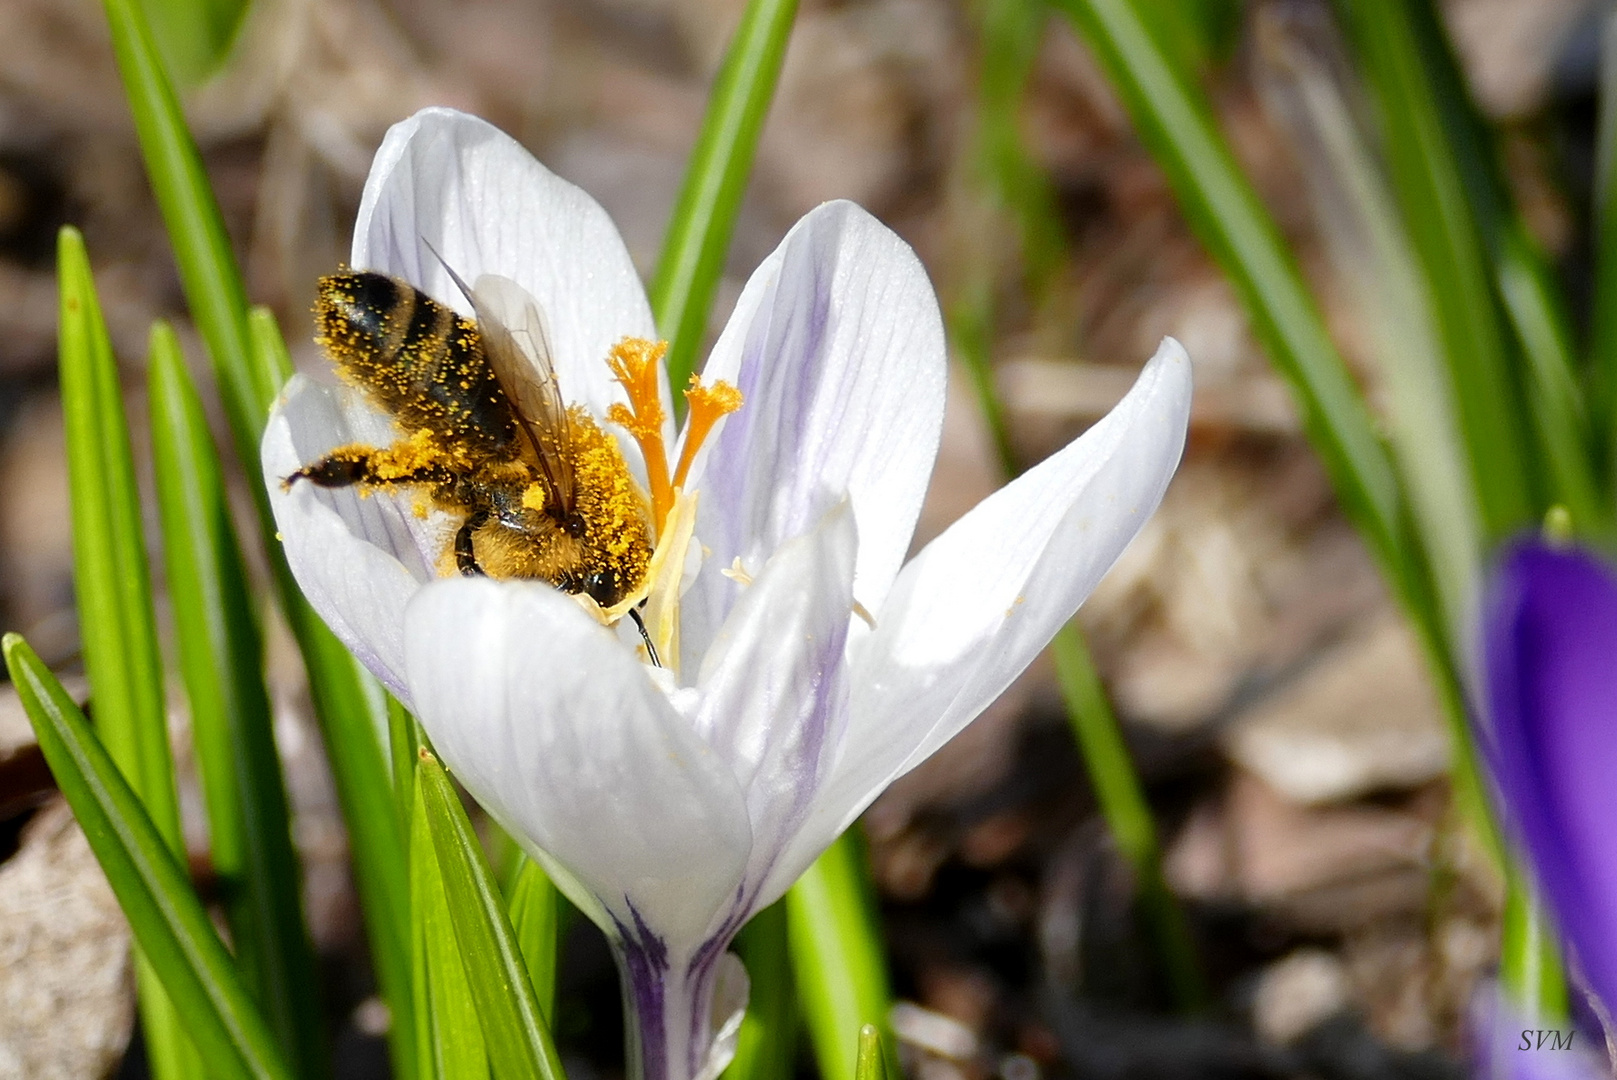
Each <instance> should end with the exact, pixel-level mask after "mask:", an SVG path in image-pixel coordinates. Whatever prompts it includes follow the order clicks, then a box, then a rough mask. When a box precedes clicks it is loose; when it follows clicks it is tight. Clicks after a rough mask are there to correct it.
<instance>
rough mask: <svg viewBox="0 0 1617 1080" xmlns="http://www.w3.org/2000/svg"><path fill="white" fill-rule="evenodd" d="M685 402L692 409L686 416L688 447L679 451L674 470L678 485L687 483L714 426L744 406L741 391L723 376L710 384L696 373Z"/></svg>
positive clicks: (687, 389)
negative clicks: (723, 378)
mask: <svg viewBox="0 0 1617 1080" xmlns="http://www.w3.org/2000/svg"><path fill="white" fill-rule="evenodd" d="M685 401H686V403H687V404H688V405H689V406H690V411H689V413H688V414H687V415H686V418H685V446H684V448H683V449H682V450H681V451H680V452H679V468H677V469H675V470H674V486H675V487H684V486H685V480H686V478H687V477H688V476H689V475H690V471H691V464H692V463H693V462H695V461H696V452H697V451H698V450H700V449H701V448H702V444H703V443H704V442H706V441H707V437H708V435H709V433H711V432H712V430H713V425H714V424H717V423H718V422H719V418H720V417H723V416H728V415H729V414H730V413H733V412H735V411H736V410H737V409H739V408H741V391H740V390H737V389H736V388H735V387H734V386H731V385H730V384H729V383H727V382H725V381H724V380H722V379H721V380H719V381H718V382H715V383H714V384H713V385H711V386H707V385H704V384H703V382H702V379H701V376H699V375H692V376H691V384H690V386H689V387H688V388H686V390H685Z"/></svg>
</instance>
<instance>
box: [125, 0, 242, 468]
mask: <svg viewBox="0 0 1617 1080" xmlns="http://www.w3.org/2000/svg"><path fill="white" fill-rule="evenodd" d="M103 6H104V8H105V9H106V13H107V24H108V27H109V29H110V30H111V33H112V47H113V51H114V53H115V54H116V56H117V59H118V71H119V74H120V75H122V76H123V83H124V91H125V93H126V94H127V95H128V97H129V109H130V112H132V113H133V114H134V118H135V133H136V135H138V136H139V138H140V149H141V154H142V156H143V157H144V158H145V160H146V172H147V174H148V175H149V176H150V177H151V181H152V191H153V193H154V194H155V195H156V196H157V205H158V208H159V209H160V210H161V211H162V213H163V221H164V223H165V224H166V225H167V226H168V233H169V239H170V241H171V242H172V243H173V245H174V256H175V261H176V262H177V264H178V265H179V270H180V283H181V285H182V286H183V287H184V289H185V299H186V303H187V304H189V305H190V308H191V316H192V318H194V319H195V320H196V324H197V329H198V330H200V331H201V332H202V339H203V341H205V342H206V343H207V346H208V354H209V356H210V357H211V358H212V360H213V368H214V373H215V374H216V375H217V376H218V378H219V381H220V384H221V387H222V389H223V391H224V395H223V396H224V402H225V412H226V414H227V415H228V416H229V418H230V429H231V432H232V433H233V435H234V436H235V439H236V449H237V451H238V453H239V455H240V457H241V460H242V461H243V462H244V463H246V462H252V461H256V460H257V459H258V437H259V434H260V433H261V432H262V430H263V427H264V417H265V414H266V412H267V410H268V408H269V401H270V399H269V398H267V397H262V396H261V395H260V394H259V392H258V389H257V387H255V386H254V385H253V379H252V369H251V365H250V362H249V359H248V343H247V292H246V290H245V289H244V288H243V286H242V281H241V273H240V271H239V269H238V268H237V266H236V259H235V256H234V255H233V254H232V253H231V248H230V236H229V234H228V233H226V232H225V224H224V219H223V217H221V216H220V214H219V205H218V203H217V202H216V201H215V200H214V198H213V191H212V189H211V188H210V187H209V186H208V176H207V173H206V171H204V169H203V167H202V156H201V155H200V154H199V153H198V152H197V147H196V143H195V142H194V141H193V140H192V138H191V133H190V131H189V130H188V129H187V128H186V126H185V114H184V112H183V111H182V110H181V109H180V102H179V98H178V97H177V96H176V95H175V93H174V88H173V86H172V85H171V83H170V81H169V77H168V75H167V72H166V70H165V68H164V64H163V60H162V57H161V56H160V54H159V53H158V51H157V47H156V44H155V42H154V39H153V35H152V32H151V28H150V27H149V26H148V25H147V24H146V19H145V16H144V12H143V11H142V9H141V7H140V4H139V0H104V3H103Z"/></svg>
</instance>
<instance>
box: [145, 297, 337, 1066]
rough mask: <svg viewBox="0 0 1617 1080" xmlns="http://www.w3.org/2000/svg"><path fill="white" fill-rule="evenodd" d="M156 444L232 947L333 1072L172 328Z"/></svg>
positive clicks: (297, 1053)
mask: <svg viewBox="0 0 1617 1080" xmlns="http://www.w3.org/2000/svg"><path fill="white" fill-rule="evenodd" d="M150 380H151V385H150V403H151V410H152V443H153V452H154V458H155V465H156V473H157V479H158V504H159V509H160V511H161V519H162V523H163V535H164V554H165V557H166V564H167V567H168V582H169V594H170V597H171V599H172V603H173V610H174V619H175V626H176V633H177V637H178V639H179V649H180V657H181V661H182V668H183V672H184V676H185V686H186V692H187V695H188V696H189V698H190V702H191V725H192V731H193V733H194V737H195V739H196V744H197V750H198V754H197V759H198V767H199V772H200V773H201V778H202V783H203V794H204V796H205V800H206V804H207V810H208V820H209V831H210V836H211V838H212V845H213V857H214V866H215V869H216V870H217V871H218V873H219V874H220V876H221V879H222V880H223V881H224V882H225V883H226V911H227V916H228V919H229V923H230V928H231V937H232V940H233V941H234V942H235V946H236V952H237V955H238V957H239V958H240V962H241V965H242V967H243V969H244V970H245V971H246V972H247V974H248V978H249V981H250V983H251V984H252V985H253V987H254V990H255V995H256V998H257V1000H258V1003H259V1005H260V1007H261V1008H263V1009H264V1010H265V1012H266V1014H267V1015H268V1017H269V1019H270V1021H271V1023H272V1024H273V1026H274V1027H275V1030H276V1033H277V1035H278V1036H279V1038H280V1040H281V1045H282V1046H283V1047H284V1048H285V1050H286V1052H287V1055H288V1057H289V1058H290V1060H292V1061H294V1062H296V1063H297V1065H298V1070H297V1071H298V1075H299V1076H305V1077H312V1078H317V1077H320V1076H322V1075H327V1074H328V1073H329V1066H328V1064H327V1054H326V1047H325V1039H324V1032H323V1023H322V1019H321V1010H320V995H319V988H318V984H317V981H316V978H315V964H314V956H313V952H312V949H311V947H310V943H309V934H308V929H307V927H306V925H305V923H304V918H303V909H302V902H301V897H300V895H299V884H300V881H301V874H300V872H299V866H298V860H297V854H296V852H295V850H294V848H293V845H292V833H291V820H290V819H291V814H290V811H289V808H288V804H287V796H286V785H285V779H284V778H283V776H282V774H281V768H280V758H279V755H278V754H277V751H276V747H275V736H274V731H273V724H272V714H271V711H270V702H269V692H268V690H267V688H266V687H265V685H264V674H263V644H262V640H261V637H260V634H259V631H258V626H257V622H256V620H255V618H254V614H253V607H252V597H251V594H250V592H249V590H248V585H247V571H246V566H245V564H244V561H243V559H242V555H241V550H240V548H239V546H238V544H237V541H236V534H235V529H234V527H233V526H232V524H231V521H230V508H229V504H228V502H227V499H226V496H225V489H224V481H223V478H222V474H221V469H220V465H219V461H218V457H217V453H216V451H215V450H214V446H213V442H212V439H211V437H210V436H209V433H208V427H207V420H206V418H205V415H204V413H203V409H202V402H201V399H200V398H199V397H198V396H197V393H196V389H195V388H194V387H193V386H192V385H191V381H190V376H189V374H188V373H187V372H186V370H185V362H184V359H183V358H182V357H181V355H180V350H179V343H178V341H177V340H176V339H175V337H174V334H173V332H172V331H171V330H169V329H168V328H167V327H166V326H161V325H160V326H159V327H158V328H157V329H156V330H154V332H153V336H152V359H151V371H150Z"/></svg>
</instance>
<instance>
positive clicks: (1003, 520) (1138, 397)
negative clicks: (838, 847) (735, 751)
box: [765, 338, 1191, 901]
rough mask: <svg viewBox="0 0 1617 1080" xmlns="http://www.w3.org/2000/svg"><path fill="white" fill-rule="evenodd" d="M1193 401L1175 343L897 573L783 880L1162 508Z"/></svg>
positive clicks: (1033, 646)
mask: <svg viewBox="0 0 1617 1080" xmlns="http://www.w3.org/2000/svg"><path fill="white" fill-rule="evenodd" d="M1190 389H1191V386H1190V359H1189V357H1187V356H1186V355H1185V351H1184V349H1183V348H1181V347H1180V345H1179V343H1178V342H1176V341H1174V340H1173V339H1171V338H1170V339H1167V340H1165V341H1164V342H1163V344H1162V347H1161V348H1160V349H1158V350H1157V354H1156V356H1155V357H1153V358H1152V360H1151V362H1150V363H1149V364H1147V365H1146V367H1145V370H1144V371H1143V372H1142V373H1141V375H1140V378H1139V381H1138V382H1136V383H1135V385H1134V389H1132V390H1131V391H1129V394H1128V396H1127V397H1125V398H1124V399H1123V400H1122V401H1121V402H1120V403H1119V404H1118V405H1117V407H1116V408H1115V409H1113V410H1112V411H1111V412H1110V413H1108V414H1107V415H1106V417H1105V418H1103V419H1102V420H1101V421H1100V422H1099V423H1097V424H1096V425H1095V426H1094V427H1092V428H1090V430H1089V431H1087V432H1085V433H1084V435H1083V436H1082V437H1081V438H1079V439H1078V440H1077V441H1075V442H1073V443H1072V444H1071V445H1069V446H1068V447H1066V448H1065V449H1064V450H1061V451H1060V452H1059V453H1057V454H1055V455H1053V456H1052V457H1050V458H1048V459H1047V460H1045V461H1044V462H1042V463H1040V464H1039V465H1038V466H1036V467H1035V468H1033V469H1030V470H1029V471H1028V472H1027V473H1025V474H1024V475H1022V476H1021V477H1019V478H1018V479H1017V480H1015V481H1014V482H1012V483H1010V484H1008V485H1006V486H1005V487H1004V488H1002V489H1000V490H999V491H997V492H995V493H994V494H993V495H991V496H989V497H988V498H987V499H985V500H983V502H982V503H980V504H979V505H978V506H977V507H976V508H974V509H973V510H972V511H971V512H969V513H968V514H966V515H965V516H964V517H962V518H961V519H960V520H959V521H957V522H955V524H954V525H952V526H950V528H949V529H948V530H946V531H945V532H944V533H943V534H942V535H941V536H939V537H938V538H937V539H936V540H934V541H932V543H930V544H928V545H927V547H926V549H925V550H923V551H922V552H921V553H920V555H918V556H917V557H916V558H915V559H914V560H913V561H912V562H910V563H909V564H908V565H907V566H905V567H904V570H903V572H902V573H900V575H899V577H898V580H897V582H895V583H894V586H893V591H892V594H891V595H890V596H889V597H888V601H887V603H886V604H885V605H883V606H882V609H881V611H880V612H879V613H878V614H877V616H876V629H875V630H874V631H873V632H872V633H871V634H870V635H869V636H868V637H866V638H864V639H863V640H862V641H860V642H858V643H857V645H856V647H855V648H854V650H853V673H852V678H853V692H852V701H851V705H850V709H851V720H850V722H849V727H848V732H847V735H846V738H845V739H844V740H843V745H842V747H841V748H840V751H839V758H838V761H837V763H836V766H835V768H834V771H833V773H832V776H831V779H830V781H829V783H828V784H827V786H826V788H825V789H824V790H823V791H822V792H821V793H820V794H819V795H818V796H817V797H816V800H815V807H814V811H813V815H812V818H811V820H810V821H809V823H808V824H807V825H805V827H804V828H803V830H802V832H801V833H800V834H799V836H798V837H797V839H796V840H795V841H794V842H793V847H792V851H791V853H790V855H789V856H788V857H785V858H783V859H782V863H781V866H780V867H779V868H778V869H779V873H781V874H782V875H795V874H797V873H801V871H802V870H803V869H804V868H806V867H807V865H808V863H809V862H810V861H812V859H813V858H814V855H815V854H816V853H817V852H818V851H819V850H820V849H821V848H823V847H824V846H825V844H827V843H828V842H829V841H830V840H831V839H832V838H833V837H835V836H836V835H837V834H838V833H839V832H841V831H842V830H843V829H845V828H846V827H847V826H848V825H849V824H850V823H851V822H852V821H853V819H854V818H855V817H856V816H857V815H858V814H859V812H860V811H861V810H863V809H864V808H865V807H866V806H867V805H869V803H870V801H871V800H872V799H873V798H875V796H876V795H877V794H878V793H879V792H880V791H881V790H882V789H883V788H885V787H886V786H887V785H888V784H890V783H892V781H893V780H895V779H897V778H898V777H899V776H901V775H903V774H904V773H905V772H907V771H909V770H910V769H912V768H914V767H915V766H916V765H917V764H919V763H920V762H921V761H922V760H924V759H925V758H926V757H927V756H929V755H930V754H932V752H933V751H935V750H936V749H937V748H938V747H940V746H942V745H943V744H944V743H945V742H946V741H948V740H949V739H950V738H952V737H953V736H954V735H955V734H956V733H957V732H958V731H959V730H960V729H961V728H963V727H965V725H966V724H967V723H969V722H970V721H971V720H972V719H973V718H975V717H976V716H977V714H978V713H979V712H981V711H982V710H983V709H984V708H985V707H986V706H987V705H988V704H989V702H991V701H993V700H994V698H995V697H997V696H998V695H999V694H1000V693H1001V692H1002V691H1003V690H1004V689H1005V687H1007V686H1008V685H1010V682H1011V680H1012V679H1014V678H1015V677H1016V676H1017V675H1018V674H1020V673H1021V672H1022V670H1023V669H1024V668H1026V667H1027V665H1028V664H1029V663H1031V662H1032V660H1033V658H1034V656H1036V655H1037V654H1038V652H1039V650H1041V649H1043V648H1044V646H1045V645H1046V644H1047V643H1048V642H1049V641H1050V639H1051V638H1052V637H1053V636H1054V635H1055V632H1056V631H1057V630H1058V629H1060V628H1061V626H1062V625H1063V624H1064V623H1066V622H1067V620H1068V619H1070V618H1072V615H1073V613H1074V612H1076V611H1077V610H1078V606H1079V605H1080V604H1082V603H1083V601H1084V599H1085V598H1086V597H1087V596H1088V595H1089V593H1090V590H1092V589H1093V588H1094V587H1095V585H1096V584H1097V583H1098V582H1099V581H1100V578H1101V575H1103V574H1104V573H1105V572H1106V571H1107V569H1108V568H1109V567H1110V566H1111V565H1112V563H1113V562H1114V561H1115V560H1116V559H1117V557H1118V555H1120V554H1122V552H1123V549H1124V548H1125V547H1126V546H1127V545H1128V543H1129V541H1130V540H1132V539H1133V538H1134V535H1135V533H1136V532H1138V531H1139V529H1140V526H1141V525H1143V524H1144V523H1145V521H1146V519H1147V518H1149V517H1150V516H1151V513H1152V511H1154V510H1155V509H1156V507H1157V503H1158V502H1160V501H1161V499H1162V493H1163V491H1164V490H1165V489H1166V488H1167V486H1168V481H1169V479H1170V478H1171V477H1172V476H1173V472H1174V469H1175V468H1176V467H1177V466H1178V464H1179V455H1180V452H1181V450H1182V449H1183V446H1184V437H1185V425H1186V423H1187V421H1188V419H1189V412H1190ZM785 880H786V881H787V882H789V881H790V877H786V878H785ZM765 899H766V901H767V899H768V897H767V896H766V897H765Z"/></svg>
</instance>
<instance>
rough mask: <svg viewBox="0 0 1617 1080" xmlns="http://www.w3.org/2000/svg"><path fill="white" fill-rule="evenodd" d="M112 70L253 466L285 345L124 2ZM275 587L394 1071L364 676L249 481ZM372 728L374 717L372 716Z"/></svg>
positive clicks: (398, 833)
mask: <svg viewBox="0 0 1617 1080" xmlns="http://www.w3.org/2000/svg"><path fill="white" fill-rule="evenodd" d="M103 6H104V8H105V10H106V13H107V22H108V25H109V28H110V30H111V36H112V43H113V49H114V52H115V54H116V56H117V60H118V68H119V72H120V74H121V75H122V78H123V83H124V89H125V92H126V94H127V95H128V98H129V104H130V110H131V112H132V113H133V114H134V119H135V130H136V134H137V136H138V137H139V140H140V146H141V153H142V155H143V157H144V159H145V162H146V171H147V174H148V175H149V176H150V178H151V182H152V189H153V191H154V193H155V194H156V196H157V202H158V206H159V208H160V209H161V211H162V214H163V220H164V222H165V224H166V225H167V228H168V234H169V239H170V242H171V243H172V244H173V247H174V253H175V260H176V263H177V264H178V266H179V270H180V281H181V284H182V286H183V287H184V290H185V296H186V300H187V303H188V304H189V305H190V308H191V313H192V317H193V318H194V319H195V320H196V324H197V328H198V329H199V330H200V331H201V333H202V337H203V340H204V341H205V342H206V344H207V349H208V356H209V359H210V361H211V362H212V366H213V371H214V375H215V378H216V379H217V381H218V383H219V387H220V391H221V395H222V397H223V400H224V405H225V414H226V416H227V418H228V419H229V422H230V429H231V434H232V437H233V441H234V443H235V449H236V454H237V457H238V458H239V460H240V461H241V463H242V467H243V468H244V469H245V470H246V472H247V474H248V475H249V476H253V477H256V476H258V475H259V439H260V437H261V435H262V433H263V429H264V424H265V421H266V418H267V415H268V410H269V406H270V403H271V402H272V401H273V400H274V394H275V392H276V390H277V389H278V388H279V383H278V382H276V381H275V380H274V379H273V378H272V377H271V373H272V372H274V371H276V370H282V371H284V365H283V363H282V361H283V360H284V355H285V345H284V343H281V342H280V340H279V337H280V335H279V332H278V331H276V330H275V328H274V325H273V320H267V319H262V318H261V319H259V320H257V321H256V322H254V323H252V324H251V325H250V323H249V318H248V311H247V303H246V291H245V288H244V287H243V285H242V278H241V271H240V268H239V267H238V266H237V264H236V260H235V256H234V254H233V253H232V250H231V245H230V237H229V235H228V233H227V232H226V231H225V227H224V219H223V217H222V216H221V214H220V213H219V206H218V202H217V200H215V198H214V196H213V192H212V190H211V189H210V187H209V185H208V178H207V174H206V171H205V170H204V168H203V166H202V158H201V155H200V153H198V151H197V147H196V143H195V141H194V140H193V139H192V138H191V135H190V132H189V131H188V130H187V128H186V123H185V116H184V113H183V112H182V111H181V109H180V104H179V100H178V98H177V97H176V96H175V93H174V89H173V86H172V85H171V83H170V81H169V77H168V75H167V73H166V72H165V70H164V63H163V60H162V58H161V56H160V55H159V53H158V50H157V47H156V45H155V42H154V39H153V36H152V33H151V29H150V27H148V26H147V25H146V20H145V16H144V13H143V11H142V9H141V7H140V6H139V4H138V3H137V0H104V5H103ZM252 491H253V498H254V503H255V505H256V507H257V509H258V516H259V526H260V529H261V531H262V533H263V537H264V545H265V551H266V552H267V553H268V555H269V561H270V566H271V570H272V572H273V574H274V579H275V585H276V592H277V596H278V598H279V601H280V604H281V608H282V610H283V612H285V614H286V619H287V623H288V624H289V625H290V626H291V628H292V632H293V635H294V637H295V638H296V639H297V642H298V647H299V649H300V650H301V651H302V653H303V658H304V663H305V665H306V666H307V668H308V671H309V684H310V690H311V693H312V696H313V697H314V701H315V710H316V713H317V715H318V717H319V720H320V725H321V734H322V735H323V736H324V738H325V740H326V746H327V751H328V754H329V757H330V761H331V765H332V773H333V776H334V778H335V780H336V786H337V792H338V797H339V799H340V801H341V803H342V807H343V816H344V819H345V821H346V822H347V824H348V828H349V831H350V833H351V836H352V840H353V844H352V851H353V857H354V864H355V878H356V879H357V883H358V890H359V895H360V902H361V905H362V906H363V908H364V912H365V925H366V932H367V934H368V935H369V939H370V944H371V955H372V960H373V962H374V963H375V965H376V970H377V977H378V981H379V982H380V983H381V985H382V992H383V995H384V996H385V997H386V999H387V1002H388V1006H389V1009H390V1011H391V1012H392V1017H393V1026H392V1029H391V1031H390V1044H391V1047H392V1051H393V1061H394V1068H395V1070H396V1071H397V1072H398V1074H399V1075H401V1076H403V1077H406V1078H408V1077H413V1076H414V1075H415V1064H414V1048H415V1038H414V1034H413V1029H412V1025H413V1023H414V1020H413V1007H412V1005H411V996H410V952H409V941H410V929H409V925H408V914H407V910H406V908H407V899H408V895H409V891H408V890H409V879H408V875H407V872H406V851H405V833H404V830H403V828H402V827H401V825H400V823H399V821H398V819H397V816H396V815H395V814H394V813H393V812H392V810H391V808H390V807H387V808H384V804H391V802H392V789H391V786H390V784H389V782H388V769H387V760H386V750H385V748H384V747H383V745H382V740H381V739H380V738H379V737H378V736H377V734H376V732H377V727H373V726H372V721H373V717H374V716H375V715H377V714H379V713H380V712H381V710H380V708H379V707H378V708H376V709H375V710H374V711H373V705H376V704H377V703H378V702H379V701H380V698H379V696H378V695H374V694H372V693H371V692H370V689H369V688H370V687H371V686H372V685H373V683H372V682H371V680H370V679H369V676H368V675H366V674H365V673H364V672H363V671H362V670H361V669H360V668H359V666H358V664H357V663H356V662H355V661H354V660H353V658H352V657H351V656H350V655H349V654H348V652H347V650H346V649H344V648H343V646H342V644H341V643H340V642H339V641H338V640H337V639H336V637H335V636H333V635H332V633H331V632H330V630H329V629H327V628H326V626H325V624H324V623H322V622H321V621H320V619H319V618H318V617H317V616H316V615H315V614H314V612H313V610H312V609H311V608H309V606H308V603H307V601H305V600H304V599H303V597H302V595H301V594H300V593H299V592H298V589H297V585H296V583H295V582H294V581H293V580H292V576H291V573H290V572H289V571H288V570H287V568H286V560H285V559H284V557H283V556H282V553H281V550H280V544H279V543H278V541H277V540H276V539H275V520H274V517H273V516H272V515H271V513H270V509H269V500H268V496H267V494H266V492H265V490H264V488H263V487H262V485H259V484H253V485H252ZM378 726H379V725H378Z"/></svg>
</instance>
